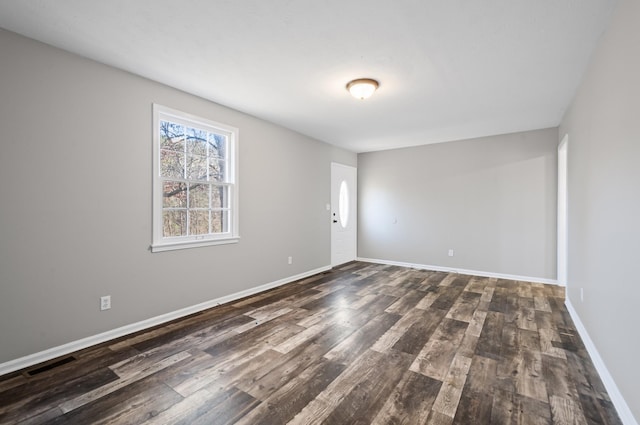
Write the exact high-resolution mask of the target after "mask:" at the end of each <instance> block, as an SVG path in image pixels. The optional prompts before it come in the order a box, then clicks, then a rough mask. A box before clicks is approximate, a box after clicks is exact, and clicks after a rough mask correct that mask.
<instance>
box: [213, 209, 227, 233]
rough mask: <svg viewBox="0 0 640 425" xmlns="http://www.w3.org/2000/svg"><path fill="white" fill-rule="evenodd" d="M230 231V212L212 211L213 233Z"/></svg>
mask: <svg viewBox="0 0 640 425" xmlns="http://www.w3.org/2000/svg"><path fill="white" fill-rule="evenodd" d="M228 231H229V212H228V211H212V212H211V233H227V232H228Z"/></svg>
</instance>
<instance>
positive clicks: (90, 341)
mask: <svg viewBox="0 0 640 425" xmlns="http://www.w3.org/2000/svg"><path fill="white" fill-rule="evenodd" d="M330 269H331V266H324V267H320V268H317V269H315V270H310V271H308V272H304V273H300V274H298V275H295V276H290V277H286V278H284V279H280V280H277V281H275V282H270V283H266V284H264V285H260V286H256V287H254V288H250V289H246V290H244V291H240V292H236V293H234V294H230V295H225V296H223V297H220V298H216V299H213V300H210V301H205V302H203V303H200V304H196V305H193V306H190V307H185V308H182V309H180V310H176V311H172V312H170V313H166V314H162V315H160V316H156V317H152V318H150V319H146V320H143V321H140V322H136V323H131V324H129V325H125V326H122V327H119V328H116V329H112V330H110V331H106V332H103V333H100V334H97V335H93V336H89V337H86V338H82V339H79V340H76V341H72V342H69V343H67V344H63V345H59V346H57V347H53V348H49V349H48V350H44V351H40V352H38V353H34V354H29V355H27V356H24V357H20V358H17V359H14V360H10V361H8V362H5V363H0V376H2V375H5V374H7V373H10V372H13V371H16V370H20V369H24V368H26V367H29V366H33V365H36V364H38V363H42V362H45V361H47V360H51V359H55V358H56V357H60V356H64V355H67V354H70V353H73V352H76V351H79V350H82V349H85V348H87V347H91V346H92V345H96V344H101V343H103V342H107V341H110V340H113V339H115V338H120V337H122V336H125V335H129V334H131V333H134V332H138V331H142V330H145V329H149V328H151V327H153V326H157V325H161V324H163V323H166V322H170V321H171V320H175V319H179V318H181V317H185V316H188V315H190V314H194V313H198V312H200V311H203V310H206V309H208V308H211V307H215V306H218V305H220V304H226V303H229V302H232V301H235V300H238V299H240V298H244V297H247V296H249V295H253V294H256V293H258V292H263V291H266V290H268V289H272V288H276V287H278V286H282V285H285V284H287V283H290V282H294V281H296V280H300V279H304V278H305V277H309V276H313V275H315V274H318V273H322V272H325V271H327V270H330Z"/></svg>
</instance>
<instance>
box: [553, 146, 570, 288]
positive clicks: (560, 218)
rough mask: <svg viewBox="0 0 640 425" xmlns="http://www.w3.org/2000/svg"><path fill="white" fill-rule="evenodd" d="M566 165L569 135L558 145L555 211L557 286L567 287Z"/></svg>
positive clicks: (567, 188)
mask: <svg viewBox="0 0 640 425" xmlns="http://www.w3.org/2000/svg"><path fill="white" fill-rule="evenodd" d="M568 164H569V135H568V134H565V135H564V137H563V138H562V141H560V144H559V145H558V205H557V207H558V211H557V236H556V246H557V248H556V250H557V262H556V267H557V272H556V277H557V280H558V285H560V286H567V267H568V265H567V262H568V250H567V245H568V243H569V242H568V241H569V233H568V224H567V223H568V217H569V216H568V212H567V211H568V208H569V207H568V199H569V195H568V190H569V187H568V183H567V182H568V174H567V172H568Z"/></svg>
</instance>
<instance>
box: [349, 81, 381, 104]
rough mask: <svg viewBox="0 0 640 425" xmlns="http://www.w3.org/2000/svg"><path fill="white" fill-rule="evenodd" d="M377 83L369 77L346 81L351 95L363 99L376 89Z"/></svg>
mask: <svg viewBox="0 0 640 425" xmlns="http://www.w3.org/2000/svg"><path fill="white" fill-rule="evenodd" d="M378 85H379V84H378V82H377V81H376V80H372V79H371V78H358V79H357V80H353V81H349V82H348V83H347V90H349V93H351V96H353V97H355V98H356V99H361V100H363V99H366V98H368V97H370V96H371V95H372V94H373V92H374V91H376V89H377V88H378Z"/></svg>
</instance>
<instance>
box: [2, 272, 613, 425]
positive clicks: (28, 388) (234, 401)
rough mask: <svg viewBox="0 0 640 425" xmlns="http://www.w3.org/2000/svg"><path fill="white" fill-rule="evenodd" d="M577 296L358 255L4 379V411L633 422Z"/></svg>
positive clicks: (213, 419)
mask: <svg viewBox="0 0 640 425" xmlns="http://www.w3.org/2000/svg"><path fill="white" fill-rule="evenodd" d="M563 297H564V292H563V289H562V288H560V287H557V286H551V285H542V284H536V283H525V282H515V281H511V280H502V279H494V278H482V277H473V276H464V275H457V274H447V273H443V272H432V271H424V270H414V269H408V268H401V267H395V266H384V265H377V264H368V263H360V262H354V263H349V264H346V265H343V266H341V267H339V268H337V269H334V270H332V271H331V272H328V273H324V274H319V275H316V276H312V277H310V278H307V279H303V280H300V281H297V282H293V283H291V284H288V285H285V286H282V287H279V288H276V289H274V290H271V291H268V292H264V293H261V294H257V295H255V296H252V297H248V298H245V299H242V300H239V301H237V302H235V303H232V304H227V305H223V306H219V307H216V308H213V309H210V310H207V311H204V312H201V313H198V314H196V315H193V316H190V317H187V318H184V319H181V320H177V321H174V322H171V323H169V324H165V325H163V326H159V327H156V328H154V329H150V330H147V331H143V332H140V333H137V334H133V335H130V336H128V337H124V338H121V339H119V340H115V341H111V342H109V343H105V344H102V345H99V346H95V347H91V348H89V349H86V350H83V351H80V352H78V353H74V354H73V361H70V362H68V363H66V364H62V365H60V366H57V367H53V368H51V369H49V370H46V371H44V372H41V373H35V371H36V369H38V367H33V368H30V369H29V370H25V371H20V372H16V373H13V374H9V375H6V376H4V377H0V424H103V423H104V424H106V423H115V424H163V425H164V424H251V425H255V424H270V425H277V424H340V425H342V424H438V425H452V424H532V425H534V424H576V425H581V424H607V425H614V424H616V425H617V424H621V422H620V420H619V418H618V416H617V414H616V412H615V409H614V407H613V405H612V403H611V401H610V399H609V397H608V396H607V393H606V390H605V388H604V386H603V384H602V382H601V381H600V378H599V377H598V375H597V373H596V371H595V369H594V366H593V364H592V363H591V360H590V359H589V356H588V354H587V352H586V350H585V348H584V345H583V344H582V341H581V340H580V338H579V336H578V334H577V332H576V329H575V327H574V325H573V323H572V321H571V318H570V317H569V314H568V313H567V310H566V309H565V307H564V298H563ZM30 372H31V373H30Z"/></svg>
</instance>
